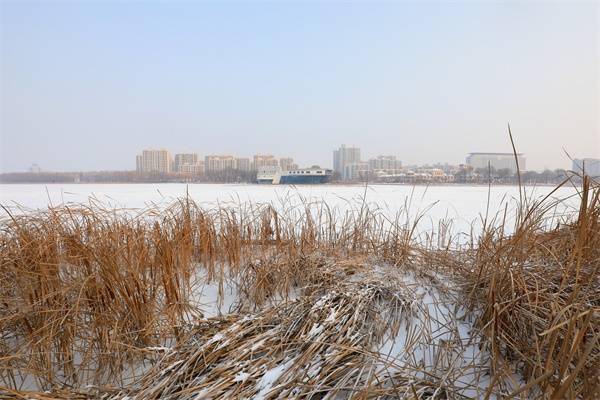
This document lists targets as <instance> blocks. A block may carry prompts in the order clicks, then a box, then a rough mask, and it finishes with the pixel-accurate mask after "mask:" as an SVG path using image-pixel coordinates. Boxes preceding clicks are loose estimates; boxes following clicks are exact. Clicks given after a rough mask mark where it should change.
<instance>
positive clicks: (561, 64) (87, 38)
mask: <svg viewBox="0 0 600 400" xmlns="http://www.w3.org/2000/svg"><path fill="white" fill-rule="evenodd" d="M0 7H1V12H0V22H1V23H0V29H1V35H0V60H1V61H0V63H1V69H0V97H1V98H0V147H1V149H0V170H1V171H3V172H8V171H21V170H25V169H27V168H28V167H29V166H30V165H31V164H34V163H36V164H39V165H40V166H42V168H44V169H48V170H102V169H109V168H111V169H120V170H123V169H128V168H130V165H131V161H130V154H132V153H134V152H136V151H138V149H139V148H140V147H148V146H157V147H165V148H170V149H172V151H173V152H181V151H186V150H185V149H187V148H190V149H198V150H199V151H201V152H202V153H205V154H208V153H223V154H227V153H231V154H241V153H248V154H255V153H259V152H261V151H265V150H271V151H274V150H277V152H278V153H282V154H289V155H290V156H292V157H294V159H296V160H297V162H298V163H299V164H301V165H306V164H309V163H311V164H312V163H315V164H319V165H326V163H327V164H328V163H329V160H330V151H331V150H330V149H332V148H334V147H335V146H338V145H339V143H347V144H348V145H353V144H354V145H356V146H359V147H362V148H363V151H364V152H365V155H366V156H376V155H377V154H385V153H390V152H391V153H394V154H397V156H398V157H399V158H400V159H402V160H403V161H404V162H406V163H432V162H435V161H438V160H439V161H446V162H449V163H458V162H460V161H462V159H463V158H464V153H466V152H470V151H495V152H510V151H511V150H512V149H511V145H510V141H509V139H508V134H507V127H506V125H507V122H510V123H511V126H512V131H513V135H514V138H515V142H516V147H517V151H519V152H522V153H526V154H527V155H528V159H529V161H528V163H529V167H530V168H531V169H534V170H541V169H543V168H544V167H548V168H551V169H553V168H559V167H562V168H569V166H570V165H571V161H570V160H569V158H568V157H567V155H566V154H565V151H566V152H567V153H568V154H570V155H571V156H572V157H573V158H585V157H592V158H598V157H600V123H599V118H600V100H599V97H600V94H599V93H600V78H599V73H598V71H600V61H599V59H600V45H599V37H600V35H599V34H600V27H599V18H598V15H599V14H598V13H599V7H600V6H599V5H598V4H595V3H578V4H566V3H565V4H558V3H555V4H547V3H505V4H478V3H468V4H466V3H464V4H433V3H431V4H429V3H428V4H416V3H396V4H376V5H371V4H367V3H364V4H324V3H321V4H318V3H316V4H224V5H220V4H208V3H186V4H182V3H178V4H167V3H140V4H127V3H123V4H111V3H83V2H72V3H46V4H41V3H29V2H23V3H17V2H1V3H0Z"/></svg>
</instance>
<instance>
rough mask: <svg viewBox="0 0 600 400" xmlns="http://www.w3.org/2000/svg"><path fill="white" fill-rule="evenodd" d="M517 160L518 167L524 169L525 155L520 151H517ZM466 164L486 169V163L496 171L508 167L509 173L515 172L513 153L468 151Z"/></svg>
mask: <svg viewBox="0 0 600 400" xmlns="http://www.w3.org/2000/svg"><path fill="white" fill-rule="evenodd" d="M517 159H518V160H519V169H520V170H521V171H523V170H525V169H526V168H525V157H524V156H523V154H522V153H517ZM466 164H467V165H469V166H471V167H473V169H479V168H481V169H487V168H488V165H489V166H490V167H492V168H494V169H495V170H496V171H497V170H500V169H508V170H510V172H511V173H513V174H516V173H517V164H516V162H515V155H514V154H513V153H469V155H468V156H467V159H466Z"/></svg>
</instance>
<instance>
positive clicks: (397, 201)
mask: <svg viewBox="0 0 600 400" xmlns="http://www.w3.org/2000/svg"><path fill="white" fill-rule="evenodd" d="M552 190H553V188H552V187H545V186H543V187H536V188H532V187H528V188H527V189H526V191H527V196H528V198H530V199H531V198H540V197H543V196H545V195H546V194H548V193H550V191H552ZM186 193H187V194H189V196H190V197H191V198H192V199H194V200H195V201H196V202H198V203H200V204H201V205H204V206H206V207H210V206H211V205H214V204H216V203H220V204H221V205H224V204H227V203H236V204H237V203H240V202H253V203H271V204H273V205H274V207H275V208H282V207H289V206H291V205H294V204H298V203H299V202H300V201H304V202H306V201H323V200H324V201H325V202H327V204H328V205H329V206H330V207H332V208H334V209H336V210H337V211H339V212H344V211H346V210H348V209H350V208H352V209H356V208H357V207H358V208H359V207H360V205H361V204H362V202H363V198H364V199H365V200H366V203H367V204H368V205H369V207H371V208H376V207H377V208H378V209H379V210H380V211H381V212H383V213H385V214H387V215H389V216H394V215H396V214H397V213H399V212H403V213H405V214H408V215H409V216H410V217H411V218H415V217H416V216H417V215H420V214H424V218H423V220H422V223H421V225H420V226H421V228H424V229H431V228H433V229H435V227H436V226H437V225H438V222H439V221H440V220H452V221H453V231H454V232H455V233H456V232H457V231H468V230H470V228H471V226H472V224H473V223H474V224H475V225H477V221H478V220H480V219H481V217H482V216H484V215H485V214H486V206H487V200H488V188H487V187H486V186H461V185H448V186H429V187H427V186H405V185H369V186H368V187H367V188H365V186H364V185H313V186H297V187H294V186H274V185H248V184H240V185H238V184H173V183H163V184H48V185H42V184H22V185H0V203H1V204H2V205H3V206H5V207H8V208H9V209H11V210H13V211H14V212H17V213H18V212H19V210H18V209H17V207H16V205H19V206H21V207H23V208H25V209H43V208H46V207H47V206H48V205H50V204H51V205H54V206H56V205H59V204H61V203H87V202H89V200H90V198H94V199H96V200H97V201H100V202H101V203H102V204H103V205H105V206H110V207H117V208H132V209H140V208H144V207H147V206H151V205H158V206H164V205H167V204H169V203H171V202H172V201H173V200H175V199H177V198H180V197H184V196H186ZM575 193H576V191H575V189H574V188H572V187H563V188H560V189H559V190H558V191H557V192H556V193H554V194H553V195H552V198H555V199H565V198H570V200H568V201H567V202H566V203H565V204H566V205H568V206H569V207H566V208H565V207H561V209H559V210H558V212H560V213H563V212H565V210H566V211H568V210H569V208H570V206H574V205H576V203H577V196H574V194H575ZM489 197H490V206H489V210H490V211H489V213H490V215H493V214H495V213H496V212H498V211H502V210H504V207H505V205H506V204H508V208H507V209H508V211H509V213H508V214H509V217H510V216H511V215H513V214H514V209H515V206H516V203H517V201H518V199H519V189H518V187H516V186H493V187H492V188H491V191H490V193H489ZM2 214H4V215H3V216H5V212H4V211H3V210H2Z"/></svg>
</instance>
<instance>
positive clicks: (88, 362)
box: [0, 178, 600, 398]
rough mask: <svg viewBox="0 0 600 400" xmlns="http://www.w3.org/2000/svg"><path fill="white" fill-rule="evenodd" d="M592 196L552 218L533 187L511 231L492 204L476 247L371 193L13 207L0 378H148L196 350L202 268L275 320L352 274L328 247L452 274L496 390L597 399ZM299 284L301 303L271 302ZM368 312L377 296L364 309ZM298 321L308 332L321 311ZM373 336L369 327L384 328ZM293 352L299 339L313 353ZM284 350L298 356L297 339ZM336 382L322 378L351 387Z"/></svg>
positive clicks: (0, 312) (4, 273)
mask: <svg viewBox="0 0 600 400" xmlns="http://www.w3.org/2000/svg"><path fill="white" fill-rule="evenodd" d="M580 196H581V201H580V203H581V207H580V210H579V214H578V216H577V217H576V218H575V219H566V220H565V221H564V223H561V224H559V225H558V226H556V227H552V228H549V225H548V220H549V218H550V217H553V215H552V210H553V209H554V208H553V207H555V206H556V204H554V203H552V202H549V201H548V200H544V201H540V202H531V201H529V202H528V200H527V197H526V196H525V200H524V201H523V203H521V208H520V209H519V214H518V217H517V218H516V222H515V226H514V227H513V228H512V229H511V232H513V233H511V234H507V233H506V232H507V228H508V227H507V224H508V222H506V221H507V220H506V218H505V216H504V215H503V214H499V215H498V216H496V218H495V219H492V218H490V219H488V218H487V216H486V217H485V221H484V230H483V233H482V234H481V235H480V236H479V237H477V238H475V237H473V238H472V240H471V241H470V244H469V245H468V246H466V247H457V246H454V245H453V237H452V236H451V235H450V233H449V230H450V227H451V224H450V223H448V222H441V223H440V226H439V227H438V230H439V234H438V235H437V236H436V237H435V238H434V237H433V236H419V231H418V229H417V227H418V224H419V219H420V217H418V218H416V219H413V220H410V219H409V218H408V217H407V214H406V213H399V214H398V215H396V217H394V218H391V219H390V218H389V217H387V216H386V214H385V213H383V212H381V210H379V209H377V208H376V207H373V206H372V205H368V204H367V203H366V202H365V201H362V202H359V203H357V204H356V205H355V206H354V207H353V208H352V210H351V211H349V212H344V213H340V212H339V211H338V210H335V209H332V208H330V207H329V206H328V205H327V204H324V203H311V202H308V201H305V202H304V203H303V204H301V205H300V206H297V205H291V204H288V203H287V202H286V201H287V200H286V199H284V200H283V201H282V205H281V206H280V207H277V209H276V208H275V207H273V206H271V205H244V204H242V203H237V204H234V205H231V204H227V205H216V206H215V207H211V208H202V207H200V206H199V205H198V204H197V203H195V202H193V201H192V200H191V199H189V198H184V199H181V200H179V201H177V202H175V203H174V204H173V205H172V206H170V207H168V208H166V209H161V210H158V209H156V208H150V209H148V210H144V211H143V212H139V213H131V212H121V211H119V210H111V209H103V208H102V207H100V206H98V205H97V204H96V205H94V206H89V207H84V206H76V207H74V206H61V207H56V208H51V209H49V210H46V211H42V212H36V213H25V214H19V215H12V214H10V213H8V211H7V217H6V218H5V219H4V220H3V221H2V223H1V231H0V386H5V387H6V390H7V393H9V392H10V393H11V394H10V396H17V395H16V394H15V393H16V392H15V390H17V391H18V390H19V389H21V388H23V387H24V386H23V384H24V383H25V384H26V386H28V387H31V386H32V383H35V385H36V386H37V387H39V388H41V389H44V390H50V391H53V392H54V393H56V394H57V396H59V397H60V396H62V395H66V394H65V393H71V394H72V395H73V396H79V395H82V396H84V395H85V393H84V392H85V391H83V389H84V388H85V387H86V385H95V386H96V387H102V388H103V389H102V390H104V393H106V391H107V390H108V389H107V387H108V386H112V387H116V388H124V387H128V386H129V385H130V384H131V382H133V381H138V382H149V379H150V378H151V377H152V376H153V375H152V373H153V372H152V371H153V370H154V369H152V365H153V363H155V362H160V360H161V359H162V354H161V353H160V352H153V351H148V349H149V348H152V347H156V346H163V345H164V344H165V343H169V342H170V341H171V342H173V343H171V344H172V345H173V346H175V348H176V349H180V350H177V351H178V352H179V354H180V355H181V354H189V353H190V352H191V353H194V352H195V350H194V348H190V347H189V345H190V332H196V333H198V331H197V327H196V328H194V327H195V324H197V322H198V321H199V320H204V319H202V312H203V310H202V307H201V306H199V305H198V304H197V303H196V302H194V301H193V290H194V288H193V286H194V283H195V282H196V281H197V279H198V277H199V275H198V272H199V271H201V272H202V273H201V275H200V276H201V277H202V279H204V280H206V281H207V282H215V283H216V284H217V285H218V287H219V295H220V297H221V299H222V298H223V296H224V290H225V286H226V283H227V280H228V279H229V278H230V277H236V278H237V279H236V281H237V282H239V287H238V290H239V294H240V297H241V298H242V299H243V302H242V303H243V304H242V305H241V307H240V310H241V311H244V312H253V313H264V314H261V315H263V317H264V318H267V319H268V320H269V321H270V320H275V319H276V318H275V315H276V314H274V313H276V312H279V311H277V310H281V309H283V310H288V309H287V308H285V307H292V309H290V310H288V311H286V312H290V313H295V315H304V314H303V313H305V312H306V311H307V307H308V306H309V304H310V301H311V300H310V299H312V298H313V297H311V296H313V295H314V293H317V292H315V290H320V291H327V290H328V288H329V289H332V288H334V287H336V286H339V285H340V284H341V283H340V276H341V275H340V274H339V272H340V270H344V271H346V272H348V273H347V274H345V275H343V276H346V278H344V279H353V278H351V276H352V268H350V269H349V270H347V267H345V266H344V263H340V262H337V263H336V265H337V267H336V268H338V269H335V270H331V268H326V267H325V265H326V264H327V263H328V262H329V261H330V260H337V261H342V260H345V259H352V258H356V257H359V258H363V259H364V258H365V257H366V258H368V260H369V263H371V264H375V263H385V264H386V265H391V266H394V267H395V268H397V269H399V270H404V269H406V270H409V269H410V270H411V271H412V272H413V273H414V274H416V275H418V276H422V277H425V278H426V277H427V276H428V274H429V273H430V272H431V271H435V272H436V273H439V274H443V276H444V277H445V279H447V280H448V282H449V283H451V284H452V287H453V289H452V290H453V291H455V292H457V293H458V294H459V295H460V296H462V297H461V298H462V299H463V301H464V304H465V306H466V307H468V308H469V310H470V314H471V315H473V316H477V317H478V324H477V328H478V330H477V332H474V335H479V334H480V335H481V336H482V337H483V338H484V342H483V344H482V346H484V347H486V348H487V350H488V351H489V354H490V356H491V362H490V365H482V366H481V367H482V368H489V369H490V371H489V373H490V376H491V378H490V384H489V392H488V393H487V394H488V395H490V396H491V395H492V394H497V393H502V395H506V396H508V395H512V396H516V397H524V396H532V397H545V398H594V397H597V396H598V395H599V392H598V391H599V390H600V381H599V375H598V372H597V371H598V369H599V367H600V365H599V362H600V361H599V360H600V344H599V328H598V326H599V321H598V319H599V318H600V311H599V307H600V303H599V300H600V299H599V297H600V295H599V292H600V290H599V289H600V282H599V279H600V275H599V273H598V268H599V266H600V262H599V261H600V250H599V249H600V200H599V196H600V189H599V188H598V186H597V185H596V184H594V183H593V182H591V181H590V180H589V179H587V178H586V179H585V180H584V184H583V188H582V189H581V191H580ZM554 220H556V219H554ZM342 283H343V282H342ZM398 285H399V284H398ZM374 287H377V286H374ZM398 287H399V289H401V288H400V286H398ZM298 290H301V291H302V292H301V295H302V298H303V299H304V300H305V302H302V301H301V302H300V303H294V304H296V305H295V306H293V305H285V303H284V304H282V305H277V304H274V303H273V300H274V299H276V298H288V297H290V296H292V295H293V294H294V293H297V291H298ZM332 290H333V289H332ZM386 290H387V289H386ZM384 292H385V291H384ZM385 293H388V292H385ZM377 296H379V297H378V298H381V295H377ZM367 298H368V297H367ZM340 301H342V300H340ZM365 301H366V300H365ZM298 304H300V305H298ZM344 304H347V305H346V306H343V307H342V306H340V307H341V308H343V309H344V310H346V311H347V312H348V313H350V312H351V310H352V309H353V307H362V306H365V305H368V304H370V303H368V301H367V303H364V304H363V303H357V304H353V303H344ZM348 304H349V305H348ZM273 306H274V307H275V308H273ZM332 307H337V305H332ZM344 307H346V308H344ZM372 311H373V309H372V308H368V309H365V315H364V317H365V318H366V319H367V320H368V319H369V318H371V317H369V315H371V314H369V313H371V312H372ZM239 318H240V317H239V316H230V317H227V318H225V319H224V320H222V319H219V318H216V319H209V327H210V329H209V330H207V331H202V332H203V333H202V335H208V334H211V335H213V334H215V332H218V330H219V329H227V327H228V326H230V325H231V323H233V321H237V320H238V319H239ZM392 319H393V318H392ZM228 321H229V322H228ZM284 322H285V323H287V322H289V321H287V322H286V321H283V322H281V323H284ZM301 323H302V326H304V327H305V328H302V332H304V330H306V329H307V328H306V327H308V326H309V321H308V320H307V321H301ZM223 324H225V325H223ZM228 324H229V325H228ZM294 326H295V325H294ZM255 328H256V327H253V329H255ZM355 328H356V327H355V326H348V329H350V330H352V329H355ZM256 329H258V328H256ZM356 329H358V328H356ZM361 329H362V328H361ZM255 332H257V333H256V334H257V335H260V334H261V333H260V332H262V331H260V329H259V330H256V331H255ZM274 332H276V331H271V334H273V333H274ZM263 333H264V332H263ZM374 335H375V337H374V338H371V340H375V339H376V338H377V337H378V335H380V333H374ZM254 339H255V338H254ZM254 339H253V337H249V338H248V340H249V341H250V342H249V343H251V342H252V340H254ZM272 340H276V338H272ZM369 343H371V342H369ZM239 345H240V346H243V345H246V344H244V343H241V342H240V343H239ZM344 346H346V347H348V344H344ZM203 351H204V350H203ZM295 351H296V350H291V349H288V353H289V354H292V353H293V354H295V357H301V355H298V354H299V353H296V352H295ZM194 354H196V353H194ZM202 354H204V353H202ZM202 354H199V353H198V354H196V355H197V356H201V355H202ZM223 354H226V353H223ZM273 354H275V353H273ZM276 354H277V357H283V358H282V360H285V359H286V352H285V351H284V352H279V353H276ZM289 354H288V355H289ZM353 354H354V353H353ZM196 355H194V356H196ZM202 356H203V357H204V355H202ZM363 356H364V355H358V354H355V355H354V356H353V357H354V358H352V362H353V363H360V362H364V357H363ZM172 357H177V356H172ZM361 357H363V358H361ZM218 360H219V361H218V363H220V364H221V365H227V364H226V359H224V358H219V359H218ZM360 360H363V361H360ZM140 365H141V366H142V367H140ZM159 365H161V364H160V363H159ZM257 367H258V365H257ZM148 369H150V372H149V373H150V375H146V371H147V370H148ZM189 371H192V372H193V373H194V374H199V375H202V374H204V373H203V372H202V370H197V369H192V370H189ZM189 371H188V372H186V374H187V373H191V372H189ZM257 371H258V370H257ZM355 372H356V371H355ZM332 373H334V374H335V376H343V371H339V370H335V372H334V371H332ZM515 374H517V375H519V376H521V377H522V381H521V382H520V383H519V384H518V385H516V386H518V387H513V389H511V390H512V391H511V392H510V393H509V392H507V391H506V390H507V389H505V388H506V386H505V385H504V383H505V381H506V379H514V378H511V377H513V376H514V375H515ZM192 375H193V374H192ZM353 376H354V378H356V379H357V380H356V382H359V381H361V379H362V378H360V377H361V376H362V375H361V374H359V375H353ZM140 378H141V379H142V380H141V381H140V380H139V379H140ZM329 378H331V376H328V375H327V376H323V379H329ZM347 378H348V379H350V377H347ZM186 379H187V378H186ZM189 379H200V377H199V376H196V375H194V376H191V375H190V376H189ZM215 379H216V378H215ZM215 379H213V380H212V381H211V380H207V382H208V381H210V382H216V381H217V380H218V379H216V380H215ZM327 382H329V381H327ZM335 382H338V381H335ZM335 382H333V381H332V382H330V384H325V381H323V382H321V383H323V385H322V386H321V387H333V388H337V389H336V390H338V391H340V390H342V386H343V385H342V386H336V383H335ZM361 382H362V383H361V385H362V386H361V387H362V388H363V389H365V388H371V389H373V390H374V391H375V392H374V393H380V394H381V396H384V395H390V396H392V395H393V393H394V388H393V387H392V388H391V389H390V387H389V385H388V384H391V383H390V382H387V383H386V384H381V383H378V384H377V385H379V384H381V385H379V386H377V385H375V384H373V385H375V386H373V385H371V383H369V382H367V383H365V382H364V381H361ZM338 383H339V382H338ZM171 384H172V382H171V381H169V380H165V385H171ZM227 384H228V385H229V384H231V380H229V381H227ZM313 384H314V382H313ZM290 385H291V383H290ZM444 385H446V386H444ZM183 386H185V385H183ZM400 386H401V387H402V388H404V389H406V393H405V396H408V397H411V396H412V397H419V398H420V397H423V398H424V397H427V396H428V395H431V394H432V393H436V396H438V397H442V394H441V393H443V395H444V396H449V397H453V396H454V395H453V393H455V392H454V391H453V389H452V387H451V385H450V386H448V383H447V382H446V383H444V384H441V383H438V384H436V385H433V384H432V383H431V382H429V381H423V382H412V387H411V384H410V383H409V381H406V382H404V384H402V385H400ZM173 387H174V388H176V390H179V388H181V387H182V386H181V385H179V384H177V385H175V386H173ZM290 387H291V386H290ZM432 388H433V392H432V391H430V389H432ZM440 388H443V390H441V389H440ZM396 389H398V390H399V387H397V388H396ZM438 389H439V390H438ZM65 390H66V391H67V392H65ZM78 390H79V392H78ZM144 390H146V392H141V393H151V392H152V390H153V389H152V387H151V385H148V386H145V389H144ZM207 390H214V393H220V392H219V389H218V388H212V389H211V388H210V387H209V388H208V389H207ZM240 390H242V392H240V393H246V394H250V393H252V392H251V391H250V389H249V388H245V389H243V388H240ZM243 390H246V391H245V392H244V391H243ZM436 390H437V391H436ZM440 390H441V391H440ZM61 391H62V392H61ZM367 392H368V390H367ZM367 392H365V391H362V392H361V393H362V395H364V396H366V393H367ZM78 393H79V394H78ZM81 393H83V394H81ZM117 393H118V392H117ZM152 393H153V394H152V396H153V397H160V396H158V395H157V394H156V393H158V392H152ZM172 393H177V392H176V391H175V392H172ZM344 393H347V392H344ZM397 393H399V392H397ZM403 393H404V392H403ZM28 395H29V396H32V394H28ZM367 397H368V396H367Z"/></svg>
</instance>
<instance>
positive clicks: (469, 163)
mask: <svg viewBox="0 0 600 400" xmlns="http://www.w3.org/2000/svg"><path fill="white" fill-rule="evenodd" d="M517 162H518V167H517ZM332 165H333V168H332V169H329V168H322V167H321V166H318V165H311V166H309V167H305V168H300V167H299V165H298V164H297V163H296V162H295V161H294V159H293V158H292V157H287V156H283V157H276V156H274V155H272V154H255V155H254V156H252V157H239V156H235V155H230V154H211V155H206V156H204V157H203V158H202V157H200V156H199V154H198V153H177V154H174V155H171V153H170V152H169V151H168V150H166V149H145V150H143V151H142V152H141V153H140V154H138V155H136V156H135V170H134V171H96V172H50V171H44V170H43V169H42V168H41V167H40V166H39V165H37V164H33V165H32V166H31V167H30V169H29V171H28V172H24V173H23V172H22V173H4V174H0V181H1V182H5V183H13V182H14V183H16V182H224V183H328V182H336V183H360V182H373V183H408V184H411V183H412V184H420V183H434V184H435V183H440V184H447V183H473V184H481V183H489V182H492V183H496V184H514V183H518V175H520V177H521V182H522V183H524V184H536V183H544V184H551V183H556V182H558V181H560V180H562V179H564V178H565V176H566V174H567V171H565V170H561V169H557V170H545V171H543V172H536V171H528V170H527V168H526V158H525V155H524V154H522V153H518V154H516V159H515V154H513V153H494V152H491V153H484V152H472V153H468V154H467V156H466V158H465V162H464V163H461V164H457V165H454V164H448V163H443V164H442V163H435V164H432V165H429V164H426V165H403V163H402V161H401V160H399V159H398V158H397V156H395V155H389V154H388V155H378V156H376V157H373V158H369V159H367V160H363V159H362V157H361V149H360V148H359V147H356V146H346V145H341V146H340V147H339V148H338V149H335V150H334V151H333V157H332ZM517 168H518V171H519V172H520V174H517ZM571 170H572V172H575V173H577V174H583V172H584V171H585V174H587V175H589V176H592V177H600V159H596V158H583V159H574V160H573V162H572V169H571Z"/></svg>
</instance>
